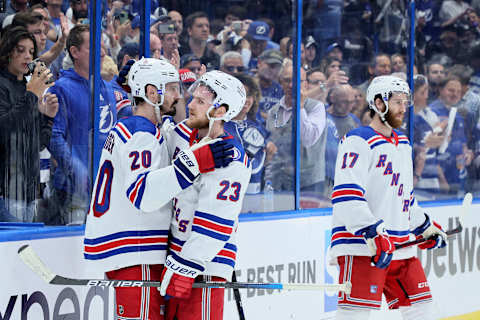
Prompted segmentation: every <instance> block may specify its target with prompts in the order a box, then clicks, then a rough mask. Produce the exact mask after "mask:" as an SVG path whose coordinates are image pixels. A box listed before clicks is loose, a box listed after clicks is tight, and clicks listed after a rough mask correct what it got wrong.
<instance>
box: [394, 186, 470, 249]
mask: <svg viewBox="0 0 480 320" xmlns="http://www.w3.org/2000/svg"><path fill="white" fill-rule="evenodd" d="M472 199H473V197H472V194H471V193H467V194H466V195H465V198H463V202H462V207H461V208H460V214H459V216H458V226H457V227H456V228H455V229H452V230H447V231H446V232H445V233H446V234H447V236H448V237H450V236H453V235H455V234H457V233H460V232H462V230H463V218H464V217H465V216H466V215H467V214H468V212H469V211H470V206H471V205H472ZM430 239H431V238H418V239H416V240H412V241H409V242H405V243H402V244H397V245H395V250H398V249H402V248H407V247H411V246H413V245H416V244H419V243H423V242H426V241H429V240H430Z"/></svg>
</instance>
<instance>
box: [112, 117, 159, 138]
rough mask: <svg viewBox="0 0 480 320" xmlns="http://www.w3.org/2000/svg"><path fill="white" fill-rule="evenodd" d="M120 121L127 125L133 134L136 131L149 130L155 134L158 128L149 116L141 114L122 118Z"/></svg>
mask: <svg viewBox="0 0 480 320" xmlns="http://www.w3.org/2000/svg"><path fill="white" fill-rule="evenodd" d="M118 122H120V123H122V124H123V125H124V126H125V127H127V129H128V131H130V133H131V134H132V135H134V134H135V133H136V132H148V133H150V134H152V135H154V136H155V135H156V133H157V128H156V127H155V125H154V124H153V123H152V122H151V121H150V120H148V119H147V118H144V117H141V116H131V117H127V118H122V119H120V120H118Z"/></svg>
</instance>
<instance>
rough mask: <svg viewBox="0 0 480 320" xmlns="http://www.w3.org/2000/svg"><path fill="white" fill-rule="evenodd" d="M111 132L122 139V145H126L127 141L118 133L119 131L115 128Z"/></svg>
mask: <svg viewBox="0 0 480 320" xmlns="http://www.w3.org/2000/svg"><path fill="white" fill-rule="evenodd" d="M112 131H113V132H115V133H116V134H117V136H118V137H120V139H122V141H123V143H127V139H125V138H124V137H123V135H122V134H121V133H120V131H118V129H117V128H116V127H115V128H113V129H112Z"/></svg>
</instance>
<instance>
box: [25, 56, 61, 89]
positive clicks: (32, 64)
mask: <svg viewBox="0 0 480 320" xmlns="http://www.w3.org/2000/svg"><path fill="white" fill-rule="evenodd" d="M37 62H40V68H39V69H38V70H36V66H37ZM27 68H28V75H31V74H33V73H34V72H35V71H38V73H39V74H40V73H42V72H43V71H45V69H47V66H46V65H45V62H43V61H42V60H38V59H36V60H33V61H32V62H30V63H29V64H27ZM54 81H55V80H53V79H52V77H50V78H49V79H48V80H47V81H46V82H45V84H50V83H52V82H54Z"/></svg>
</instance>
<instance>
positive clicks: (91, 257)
mask: <svg viewBox="0 0 480 320" xmlns="http://www.w3.org/2000/svg"><path fill="white" fill-rule="evenodd" d="M157 250H161V251H164V250H167V245H166V244H158V245H153V246H130V247H124V248H118V249H114V250H110V251H107V252H104V253H99V254H89V253H84V254H83V255H84V257H85V259H88V260H99V259H105V258H108V257H111V256H115V255H117V254H122V253H129V252H140V251H157Z"/></svg>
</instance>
